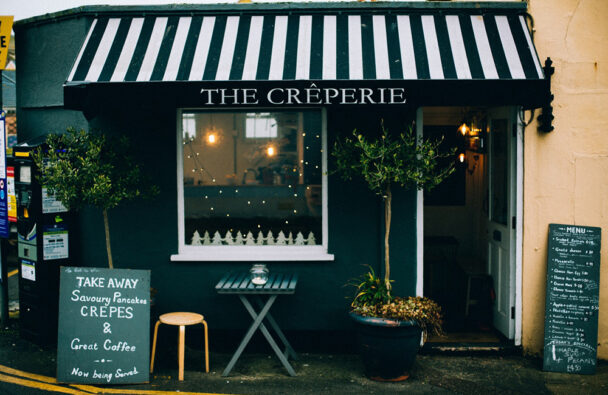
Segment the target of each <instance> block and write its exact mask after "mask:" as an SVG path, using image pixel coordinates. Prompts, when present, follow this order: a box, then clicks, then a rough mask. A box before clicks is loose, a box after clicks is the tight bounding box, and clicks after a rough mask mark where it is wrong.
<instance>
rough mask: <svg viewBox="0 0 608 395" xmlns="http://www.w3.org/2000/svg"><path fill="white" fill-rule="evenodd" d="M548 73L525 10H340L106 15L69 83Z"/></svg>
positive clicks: (451, 77)
mask: <svg viewBox="0 0 608 395" xmlns="http://www.w3.org/2000/svg"><path fill="white" fill-rule="evenodd" d="M543 79H544V76H543V69H542V68H541V64H540V62H539V59H538V56H537V54H536V51H535V48H534V45H533V44H532V40H531V37H530V32H529V31H528V27H527V24H526V21H525V18H524V16H522V15H519V14H515V13H504V14H496V13H486V14H483V15H481V14H471V13H468V14H467V13H459V14H456V13H455V14H449V13H445V12H442V13H439V12H436V13H426V14H425V13H411V14H400V13H398V12H391V13H389V12H387V13H384V14H378V13H371V12H370V13H367V14H365V13H360V14H340V13H338V12H335V13H334V14H331V13H327V14H318V13H311V14H309V15H306V14H291V15H286V14H285V15H281V14H276V15H275V14H271V15H246V14H240V15H226V14H219V15H188V16H145V17H115V18H114V17H100V18H97V19H94V21H93V23H92V25H91V28H90V30H89V32H88V35H87V37H86V40H85V42H84V44H83V46H82V49H81V50H80V53H79V55H78V57H77V59H76V62H75V64H74V66H73V68H72V70H71V72H70V74H69V77H68V79H67V85H75V84H82V83H124V82H131V81H138V82H149V81H172V82H176V81H199V82H200V81H298V80H319V81H321V80H328V81H329V80H336V81H337V80H351V81H357V80H359V81H365V80H387V81H394V80H456V81H467V80H472V81H475V80H498V81H502V80H524V81H526V80H527V81H531V80H535V81H538V80H543Z"/></svg>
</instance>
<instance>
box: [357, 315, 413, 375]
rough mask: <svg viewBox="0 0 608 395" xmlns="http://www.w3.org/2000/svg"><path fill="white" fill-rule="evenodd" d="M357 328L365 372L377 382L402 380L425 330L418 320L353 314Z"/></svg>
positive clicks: (408, 372) (407, 371) (408, 370)
mask: <svg viewBox="0 0 608 395" xmlns="http://www.w3.org/2000/svg"><path fill="white" fill-rule="evenodd" d="M350 317H351V318H352V319H353V321H354V322H355V325H356V327H357V332H358V333H357V335H358V336H357V338H358V342H359V353H360V354H361V358H362V359H363V366H364V368H365V375H366V376H367V377H369V378H370V379H372V380H376V381H403V380H407V379H408V378H409V377H410V369H411V367H412V365H413V364H414V361H415V359H416V354H418V349H419V348H420V336H421V333H422V330H421V329H420V326H418V324H417V323H416V322H415V321H400V320H392V319H386V318H376V317H363V316H361V315H358V314H354V313H350Z"/></svg>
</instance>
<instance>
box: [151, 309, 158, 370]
mask: <svg viewBox="0 0 608 395" xmlns="http://www.w3.org/2000/svg"><path fill="white" fill-rule="evenodd" d="M159 325H160V320H159V321H156V325H154V340H153V341H152V358H150V373H152V372H153V371H154V355H155V354H156V335H157V334H158V326H159Z"/></svg>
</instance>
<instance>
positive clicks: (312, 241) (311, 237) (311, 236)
mask: <svg viewBox="0 0 608 395" xmlns="http://www.w3.org/2000/svg"><path fill="white" fill-rule="evenodd" d="M306 244H307V245H309V246H314V245H317V240H315V235H314V234H313V233H312V232H310V233H309V234H308V238H307V239H306Z"/></svg>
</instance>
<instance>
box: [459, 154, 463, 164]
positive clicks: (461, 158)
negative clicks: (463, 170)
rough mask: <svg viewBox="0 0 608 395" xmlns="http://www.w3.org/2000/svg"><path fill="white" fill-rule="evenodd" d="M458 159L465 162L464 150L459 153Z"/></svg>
mask: <svg viewBox="0 0 608 395" xmlns="http://www.w3.org/2000/svg"><path fill="white" fill-rule="evenodd" d="M458 160H459V161H460V163H464V152H462V153H460V155H458Z"/></svg>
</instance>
